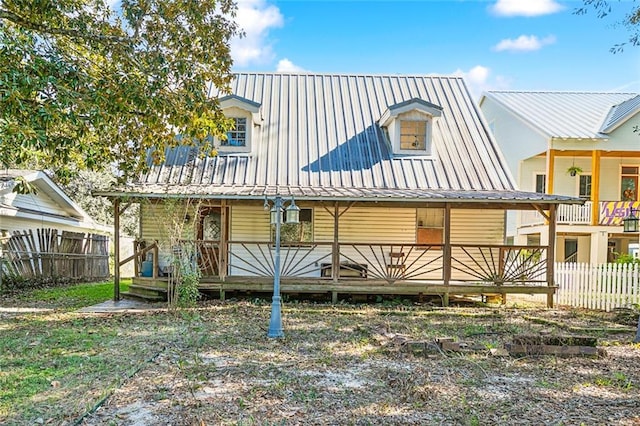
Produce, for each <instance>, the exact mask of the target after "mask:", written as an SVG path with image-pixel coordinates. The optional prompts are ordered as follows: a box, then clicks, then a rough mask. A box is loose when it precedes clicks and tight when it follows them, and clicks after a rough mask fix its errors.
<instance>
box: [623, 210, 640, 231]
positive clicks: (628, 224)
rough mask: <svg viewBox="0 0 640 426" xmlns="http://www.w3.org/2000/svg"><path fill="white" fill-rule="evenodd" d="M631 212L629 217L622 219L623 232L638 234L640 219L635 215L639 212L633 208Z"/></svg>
mask: <svg viewBox="0 0 640 426" xmlns="http://www.w3.org/2000/svg"><path fill="white" fill-rule="evenodd" d="M630 210H631V211H630V212H629V216H627V217H625V218H624V219H622V227H623V228H622V230H623V232H638V230H639V229H640V226H638V225H639V223H638V222H640V219H639V218H638V216H636V215H635V213H634V212H637V211H638V210H636V209H634V208H633V207H631V208H630Z"/></svg>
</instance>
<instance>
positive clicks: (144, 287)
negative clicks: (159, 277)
mask: <svg viewBox="0 0 640 426" xmlns="http://www.w3.org/2000/svg"><path fill="white" fill-rule="evenodd" d="M131 289H135V290H144V291H152V292H156V293H166V292H167V288H166V287H156V286H154V285H143V284H129V290H131Z"/></svg>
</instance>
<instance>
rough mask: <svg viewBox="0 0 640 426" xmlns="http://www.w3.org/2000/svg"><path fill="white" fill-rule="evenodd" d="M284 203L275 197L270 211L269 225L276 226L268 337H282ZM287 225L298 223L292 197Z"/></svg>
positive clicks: (298, 214)
mask: <svg viewBox="0 0 640 426" xmlns="http://www.w3.org/2000/svg"><path fill="white" fill-rule="evenodd" d="M264 207H265V210H266V209H268V208H269V202H268V201H267V199H266V197H265V200H264ZM283 210H284V202H283V200H282V197H281V196H280V195H276V197H275V199H274V201H273V207H272V208H271V211H270V218H271V221H270V222H271V224H272V225H275V226H276V238H275V239H276V241H275V254H274V259H273V269H274V271H273V298H272V301H271V319H270V321H269V332H268V333H267V336H268V337H284V332H283V331H282V304H281V303H280V227H281V224H282V212H283ZM286 212H287V217H286V222H287V223H300V207H298V206H296V203H295V201H294V200H293V197H292V198H291V204H289V207H287V208H286Z"/></svg>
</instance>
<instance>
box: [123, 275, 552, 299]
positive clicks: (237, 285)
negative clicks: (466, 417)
mask: <svg viewBox="0 0 640 426" xmlns="http://www.w3.org/2000/svg"><path fill="white" fill-rule="evenodd" d="M167 283H168V280H167V278H155V279H154V278H144V277H135V278H133V284H134V285H142V286H145V288H149V287H157V288H158V289H159V290H160V289H165V290H166V287H167ZM280 288H281V292H282V293H325V292H331V293H333V292H337V293H353V294H397V295H420V294H423V295H426V294H434V295H442V294H451V295H465V294H468V295H480V294H554V293H555V290H556V287H547V286H517V285H491V284H487V283H479V284H475V283H460V282H451V283H450V284H449V285H445V284H444V283H442V282H417V281H412V282H409V281H396V282H394V283H388V282H386V281H374V280H363V279H352V280H340V281H339V282H337V283H336V282H334V281H332V280H327V279H325V280H322V279H311V280H308V281H307V280H305V281H301V280H287V279H283V280H282V282H281V285H280ZM200 289H201V290H205V291H206V290H209V291H212V290H213V291H215V290H220V291H252V292H271V291H273V280H272V279H268V278H260V277H256V278H253V277H251V278H247V277H244V278H241V277H227V279H226V280H225V281H220V280H219V279H216V278H210V277H204V278H203V279H202V280H201V283H200Z"/></svg>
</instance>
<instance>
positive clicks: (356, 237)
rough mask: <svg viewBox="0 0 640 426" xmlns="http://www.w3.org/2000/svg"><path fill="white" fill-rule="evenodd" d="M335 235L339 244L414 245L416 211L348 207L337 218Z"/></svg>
mask: <svg viewBox="0 0 640 426" xmlns="http://www.w3.org/2000/svg"><path fill="white" fill-rule="evenodd" d="M331 227H332V228H333V223H331ZM339 234H340V241H341V242H353V243H356V242H362V243H372V242H376V243H379V244H387V243H414V242H415V240H416V209H415V208H391V207H352V208H351V209H349V211H347V212H346V213H345V214H344V215H342V217H341V218H340V223H339ZM330 235H333V232H332V233H331V234H330Z"/></svg>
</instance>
